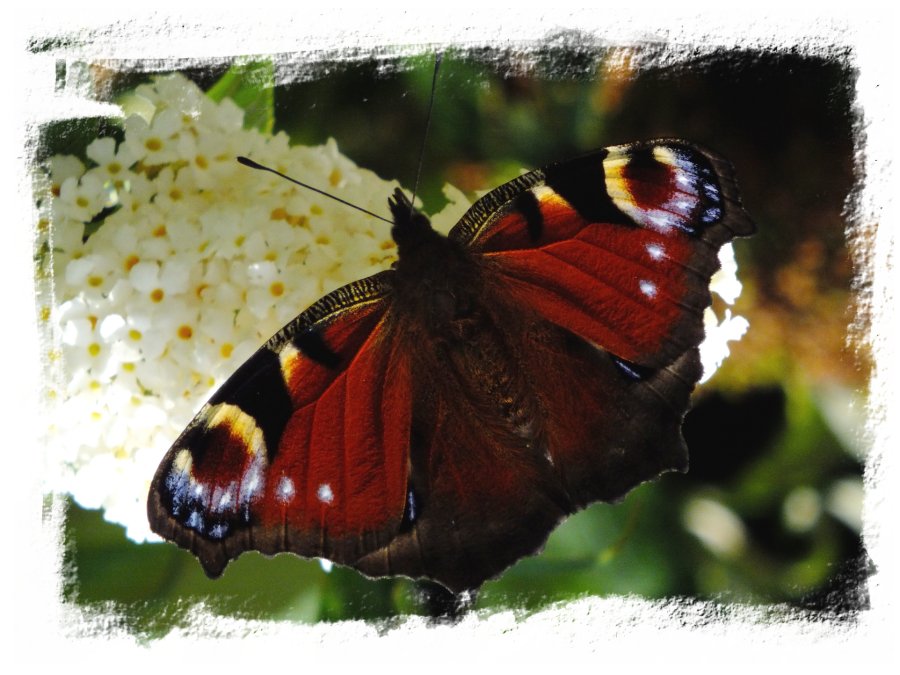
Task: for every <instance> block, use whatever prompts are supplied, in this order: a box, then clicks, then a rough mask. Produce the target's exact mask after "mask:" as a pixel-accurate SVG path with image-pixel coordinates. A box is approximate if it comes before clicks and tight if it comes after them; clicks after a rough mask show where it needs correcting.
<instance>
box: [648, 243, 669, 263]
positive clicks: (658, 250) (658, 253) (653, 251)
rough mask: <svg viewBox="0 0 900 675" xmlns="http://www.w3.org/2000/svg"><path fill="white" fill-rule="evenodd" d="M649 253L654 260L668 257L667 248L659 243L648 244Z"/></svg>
mask: <svg viewBox="0 0 900 675" xmlns="http://www.w3.org/2000/svg"><path fill="white" fill-rule="evenodd" d="M647 253H649V254H650V257H651V258H653V260H662V259H663V258H665V257H666V250H665V249H664V248H663V247H662V246H660V245H659V244H647Z"/></svg>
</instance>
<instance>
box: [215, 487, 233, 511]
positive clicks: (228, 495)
mask: <svg viewBox="0 0 900 675" xmlns="http://www.w3.org/2000/svg"><path fill="white" fill-rule="evenodd" d="M232 499H234V494H233V493H232V491H231V488H228V489H227V490H226V491H225V494H223V495H222V497H221V499H219V511H222V510H223V509H225V508H226V507H228V506H231V500H232Z"/></svg>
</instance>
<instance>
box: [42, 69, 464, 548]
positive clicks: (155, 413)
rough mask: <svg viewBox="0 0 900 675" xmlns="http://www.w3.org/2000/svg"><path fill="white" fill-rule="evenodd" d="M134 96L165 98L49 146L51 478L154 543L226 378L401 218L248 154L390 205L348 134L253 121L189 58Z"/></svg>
mask: <svg viewBox="0 0 900 675" xmlns="http://www.w3.org/2000/svg"><path fill="white" fill-rule="evenodd" d="M136 94H137V96H139V97H141V98H142V99H144V100H145V101H146V104H147V105H146V106H145V107H149V108H151V109H153V110H154V111H155V112H154V113H153V114H152V116H151V117H150V118H149V119H145V118H143V117H140V116H138V115H133V116H131V117H129V118H128V119H127V120H126V121H125V124H124V132H125V135H124V140H123V141H122V142H120V143H117V142H116V141H115V140H114V139H112V138H99V139H97V140H95V141H94V142H92V143H91V144H90V145H89V146H88V147H87V151H86V155H87V159H88V160H89V166H86V165H85V163H83V162H82V161H80V160H78V159H77V158H74V157H67V156H57V157H53V158H52V159H51V160H50V161H49V163H48V166H47V172H46V176H45V178H46V182H47V183H49V185H48V186H47V189H48V191H49V193H50V198H49V199H45V200H43V201H42V202H41V213H40V215H39V217H40V224H39V227H38V232H39V235H40V236H41V237H42V240H41V241H39V242H38V248H39V251H43V252H44V253H46V255H43V256H41V257H40V266H41V267H40V269H39V274H40V275H42V277H44V278H45V280H46V285H47V287H48V288H49V291H48V294H49V298H48V299H47V300H46V303H45V304H44V305H42V307H41V318H42V320H43V323H44V325H45V326H46V328H47V333H48V339H47V357H48V358H47V362H48V363H49V364H50V369H49V372H50V375H51V377H50V385H49V387H48V390H47V404H48V408H49V410H48V419H50V420H52V423H51V424H50V428H49V430H48V448H49V457H48V460H49V461H48V469H49V472H48V485H47V489H48V490H53V491H59V492H68V493H71V494H72V495H73V496H74V498H75V499H76V500H77V501H78V502H79V503H80V504H82V505H83V506H85V507H88V508H99V507H102V508H103V509H104V512H105V516H106V518H107V519H109V520H111V521H113V522H118V523H121V524H123V525H125V526H126V528H127V533H128V536H129V537H131V538H132V539H135V540H137V541H142V540H144V539H146V538H151V537H153V536H154V535H152V534H151V533H150V532H149V529H148V527H147V523H146V515H145V514H146V511H145V499H146V495H147V490H148V488H149V482H150V479H151V478H152V476H153V473H154V471H155V468H156V465H157V463H158V462H159V460H160V458H161V457H162V455H163V454H164V452H165V450H166V449H167V448H168V446H169V445H170V444H171V443H172V442H173V441H174V439H175V438H176V437H177V435H178V433H179V432H180V430H181V429H182V428H183V427H184V426H185V425H186V424H187V422H188V421H189V420H190V418H191V417H192V416H193V414H194V413H195V412H196V410H197V409H198V408H199V407H200V405H202V403H203V402H204V401H205V400H206V398H207V397H208V396H209V395H210V394H211V393H212V391H213V390H214V389H215V388H216V387H217V386H218V385H220V384H221V383H222V382H223V381H224V379H225V378H226V377H227V376H228V375H229V374H230V373H231V372H233V371H234V370H235V369H236V367H237V366H238V365H239V364H240V363H241V362H242V361H243V360H244V359H246V358H248V357H249V356H250V355H251V354H252V353H253V351H254V350H255V349H256V348H258V347H259V346H260V345H261V344H262V343H263V342H264V341H265V340H266V339H268V338H269V337H270V336H271V335H272V334H273V333H275V331H277V330H278V329H279V328H280V327H281V326H282V325H283V324H285V323H286V322H287V321H289V320H290V319H291V318H293V317H294V316H295V315H296V314H298V313H299V312H300V311H302V310H303V309H305V308H306V307H307V306H309V305H310V304H312V303H313V302H314V301H315V300H316V299H318V298H319V297H321V296H322V295H323V294H325V293H327V292H329V291H331V290H333V289H335V288H337V287H338V286H341V285H343V284H346V283H349V282H350V281H353V280H355V279H357V278H360V277H362V276H366V275H369V274H372V273H374V272H376V271H380V270H382V269H385V268H387V267H389V266H390V263H391V262H392V261H393V260H394V258H395V252H396V248H395V246H394V243H393V241H392V240H391V237H390V226H389V225H388V224H387V223H384V222H382V221H380V220H377V219H375V218H371V217H369V216H366V215H363V214H359V213H357V212H355V211H353V210H351V209H348V208H347V207H346V206H343V205H341V204H337V203H335V202H333V201H332V200H329V199H327V198H325V197H321V196H320V195H317V194H315V193H313V192H310V191H308V190H303V189H302V188H298V187H295V186H293V185H292V184H290V183H288V182H286V181H284V180H283V179H281V178H278V177H276V176H272V175H270V174H266V173H262V172H257V171H253V170H251V169H248V168H246V167H244V166H241V165H240V164H238V163H237V162H236V161H235V158H236V157H237V156H238V155H248V156H252V157H254V158H255V159H257V160H258V161H260V162H263V163H265V164H268V165H271V166H273V167H277V168H279V169H281V170H283V171H285V172H286V173H289V174H291V175H293V176H295V177H297V178H299V179H301V180H304V181H306V182H308V183H310V184H313V185H320V186H322V187H323V188H324V189H327V190H328V191H330V192H332V193H334V194H336V195H338V196H340V197H341V198H343V199H346V200H347V201H350V202H352V203H355V204H358V205H359V206H362V207H363V208H366V209H369V210H371V211H373V212H376V213H384V214H385V215H387V196H388V195H389V194H390V193H391V191H392V189H393V187H394V184H393V183H390V182H387V181H384V180H382V179H380V178H378V177H377V176H376V175H375V174H374V173H372V172H370V171H367V170H364V169H360V168H358V167H357V166H356V165H355V164H353V162H352V161H350V160H349V159H348V158H346V157H345V156H343V155H341V154H340V152H339V151H338V148H337V145H336V144H335V143H334V141H329V142H328V143H326V144H325V145H323V146H320V147H290V145H289V143H288V139H287V137H286V136H285V135H284V134H278V135H274V136H273V135H266V134H262V133H259V132H256V131H253V130H245V129H243V113H242V111H241V110H240V108H238V107H237V106H236V105H235V104H234V103H233V102H232V101H230V100H228V99H226V100H223V101H222V102H221V103H219V104H217V103H215V102H213V101H212V100H210V99H209V98H207V97H206V96H205V95H204V94H203V92H201V91H200V90H199V89H198V88H197V87H196V86H195V85H194V84H192V83H191V82H190V81H189V80H187V79H186V78H184V77H183V76H181V75H177V74H176V75H169V76H166V77H160V78H158V79H157V80H155V81H154V82H153V83H152V84H150V85H146V86H142V87H139V88H138V90H137V92H136ZM448 197H449V198H450V200H451V201H450V204H449V205H448V207H447V208H446V209H445V211H444V212H443V213H442V214H439V216H437V217H436V218H435V223H436V224H437V225H441V224H443V229H444V230H445V231H446V230H447V229H449V227H450V225H452V223H453V222H455V220H456V219H457V218H458V217H459V216H460V215H462V213H463V212H464V211H465V209H466V208H467V206H468V203H467V202H466V201H465V198H464V197H462V195H461V194H460V193H459V192H455V191H451V192H448ZM98 217H100V218H102V221H103V222H102V225H101V226H100V227H99V229H96V231H95V232H93V233H92V234H90V236H89V237H87V239H86V240H85V238H84V236H85V233H87V232H89V231H90V228H91V223H92V221H94V220H95V219H97V218H98ZM48 225H49V226H48Z"/></svg>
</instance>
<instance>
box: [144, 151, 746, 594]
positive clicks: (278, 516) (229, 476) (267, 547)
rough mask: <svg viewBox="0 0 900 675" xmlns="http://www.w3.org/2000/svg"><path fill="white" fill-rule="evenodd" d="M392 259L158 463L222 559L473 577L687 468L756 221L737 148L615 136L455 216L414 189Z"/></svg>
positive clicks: (154, 519) (156, 513)
mask: <svg viewBox="0 0 900 675" xmlns="http://www.w3.org/2000/svg"><path fill="white" fill-rule="evenodd" d="M388 202H389V206H390V210H391V213H392V216H393V227H392V230H391V234H392V236H393V239H394V241H395V242H396V244H397V251H398V259H397V262H396V263H394V265H393V267H392V268H391V269H389V270H386V271H383V272H380V273H378V274H375V275H374V276H370V277H368V278H365V279H361V280H359V281H356V282H353V283H351V284H349V285H346V286H344V287H342V288H339V289H338V290H335V291H333V292H332V293H329V294H328V295H326V296H325V297H323V298H321V299H320V300H319V301H317V302H316V303H314V304H313V305H312V306H311V307H309V308H308V309H307V310H306V311H304V312H302V313H301V314H300V315H299V316H298V317H297V318H295V319H294V320H293V321H291V322H290V323H289V324H287V325H286V326H285V327H284V328H282V329H281V330H280V331H279V332H278V333H277V334H276V335H274V336H273V337H272V338H271V339H270V340H269V341H268V342H266V343H265V344H264V345H263V346H262V347H261V348H260V349H259V351H257V352H256V353H255V354H254V355H253V356H252V357H251V358H250V359H249V360H248V361H247V362H246V363H244V364H243V365H242V366H241V367H240V368H239V369H238V370H237V371H236V372H235V373H234V374H233V375H232V376H231V377H230V378H229V379H228V380H227V381H226V382H225V384H224V385H223V386H222V387H221V388H220V389H219V390H218V391H217V392H216V393H215V394H214V395H213V396H212V398H211V399H210V400H209V402H208V403H206V405H204V406H203V408H202V409H201V410H200V411H199V413H198V414H197V416H196V417H195V418H194V420H193V421H192V422H191V423H190V424H189V425H188V427H187V428H186V429H185V431H184V432H183V433H182V434H181V435H180V436H179V437H178V439H177V440H176V441H175V443H174V444H173V446H172V448H171V449H170V450H169V451H168V453H167V454H166V455H165V457H164V459H163V460H162V463H161V464H160V466H159V469H158V470H157V472H156V475H155V477H154V479H153V482H152V486H151V488H150V493H149V498H148V507H147V511H148V516H149V521H150V525H151V527H152V528H153V530H154V531H156V532H157V533H158V534H160V535H162V536H163V537H164V538H166V539H169V540H171V541H173V542H175V543H176V544H178V545H179V546H181V547H183V548H185V549H188V550H189V551H191V552H192V553H193V554H194V555H195V556H197V558H198V559H199V560H200V563H201V564H202V566H203V568H204V570H205V571H206V573H207V574H208V575H209V576H211V577H217V576H219V575H221V574H222V572H223V571H224V569H225V567H226V566H227V565H228V563H229V562H230V561H231V560H233V559H234V558H236V557H238V556H239V555H240V554H241V553H242V552H244V551H250V550H255V551H260V552H262V553H264V554H268V555H273V554H276V553H279V552H285V551H289V552H292V553H295V554H298V555H300V556H305V557H318V558H326V559H329V560H331V561H333V562H335V563H338V564H341V565H346V566H349V567H353V568H355V569H357V570H358V571H360V572H362V573H363V574H365V575H368V576H371V577H381V576H393V575H403V576H407V577H412V578H422V579H429V580H432V581H434V582H437V583H439V584H441V585H442V586H444V587H446V588H447V589H449V590H451V591H453V592H462V591H466V590H470V589H476V588H478V587H479V586H480V585H481V584H482V583H483V582H484V581H486V580H488V579H490V578H493V577H496V576H498V575H500V574H501V573H502V572H503V571H504V570H505V569H506V568H508V567H509V566H510V565H512V564H513V563H515V562H516V561H517V560H519V559H520V558H521V557H523V556H526V555H529V554H533V553H535V552H536V551H538V550H539V549H540V548H541V547H542V546H543V545H544V543H545V541H546V539H547V537H548V536H549V534H550V532H551V531H552V530H553V529H554V528H555V527H556V526H557V525H558V524H559V523H560V522H561V521H562V520H564V519H565V518H566V517H567V516H568V515H570V514H572V513H573V512H575V511H577V510H579V509H582V508H584V507H586V506H588V505H589V504H591V503H592V502H595V501H605V502H615V501H617V500H620V499H622V498H623V497H624V495H625V494H626V493H627V492H628V491H629V490H631V489H632V488H633V487H635V486H637V485H638V484H640V483H642V482H644V481H647V480H650V479H652V478H654V477H656V476H658V475H659V474H660V473H662V472H665V471H685V470H686V469H687V464H688V457H687V448H686V446H685V444H684V440H683V439H682V436H681V423H682V419H683V417H684V415H685V412H686V411H687V409H688V406H689V400H690V395H691V392H692V390H693V388H694V386H695V384H696V383H697V381H698V380H699V378H700V376H701V372H702V369H701V365H700V360H699V353H698V345H699V343H700V342H701V341H702V339H703V337H704V331H703V318H702V317H703V312H704V309H705V308H706V307H707V306H708V305H709V304H710V301H711V300H710V292H709V283H710V277H711V276H712V274H713V273H714V272H715V271H716V270H717V268H718V267H719V262H718V251H719V249H720V247H721V246H722V245H723V244H725V243H726V242H729V241H731V240H732V239H734V238H735V237H739V236H748V235H750V234H752V233H753V232H754V229H755V228H754V225H753V223H752V222H751V220H750V218H749V216H748V215H747V213H746V212H745V211H744V209H743V207H742V206H741V203H740V199H739V196H738V190H737V186H736V183H735V180H734V176H733V169H732V168H731V166H730V164H729V163H728V162H727V161H725V160H724V159H722V158H720V157H718V156H717V155H715V154H714V153H712V152H710V151H708V150H705V149H702V148H700V147H698V146H696V145H693V144H690V143H687V142H685V141H681V140H668V139H663V140H653V141H648V142H639V143H634V144H629V145H618V146H612V147H608V148H604V149H601V150H598V151H595V152H591V153H588V154H585V155H583V156H580V157H578V158H576V159H573V160H570V161H566V162H561V163H557V164H552V165H549V166H547V167H545V168H543V169H540V170H535V171H531V172H530V173H525V174H523V175H521V176H519V177H518V178H515V179H514V180H512V181H510V182H508V183H505V184H504V185H501V186H500V187H497V188H496V189H494V190H492V191H491V192H489V193H487V194H486V195H484V196H483V197H481V198H480V199H479V200H478V201H477V202H475V203H474V204H473V205H472V207H471V208H470V209H469V210H468V211H467V212H466V213H465V215H464V216H463V217H462V219H461V220H460V221H459V222H458V223H457V224H456V226H455V227H454V228H453V229H452V231H451V232H450V233H449V236H446V237H445V236H444V235H442V234H440V233H438V232H436V231H435V230H433V229H432V227H431V224H430V222H429V220H428V218H427V217H426V216H425V215H423V214H422V213H420V212H419V211H417V210H416V209H414V208H413V206H412V204H411V203H410V201H409V199H408V198H407V197H406V196H405V195H404V193H403V192H402V191H401V190H399V189H397V190H396V191H395V192H394V194H393V195H392V197H391V198H390V199H389V200H388Z"/></svg>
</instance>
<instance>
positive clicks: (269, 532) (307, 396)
mask: <svg viewBox="0 0 900 675" xmlns="http://www.w3.org/2000/svg"><path fill="white" fill-rule="evenodd" d="M360 284H361V286H360V288H361V290H359V289H357V291H353V290H352V289H351V291H346V290H345V289H341V290H340V291H336V292H335V294H332V295H331V296H326V298H324V299H323V300H321V301H319V303H317V304H316V305H314V306H313V307H312V308H310V309H309V310H307V312H304V314H302V315H301V316H300V317H298V319H297V320H295V322H294V323H292V324H290V325H289V326H288V327H286V328H285V329H283V330H282V331H281V332H280V333H279V334H278V335H276V336H275V337H274V338H272V340H270V341H269V343H267V344H266V345H265V346H263V347H262V348H261V349H260V350H259V351H258V352H257V353H256V354H255V355H254V356H253V357H252V358H251V359H250V360H249V361H247V363H245V364H244V365H243V366H242V367H241V368H240V369H239V370H238V371H237V372H236V373H235V374H234V375H233V376H232V377H231V378H230V379H229V380H228V382H226V383H225V385H223V387H222V388H221V389H220V390H219V391H218V392H217V393H216V394H215V395H214V396H213V398H212V399H211V400H210V401H209V403H207V404H206V405H205V406H204V407H203V409H202V410H201V411H200V413H199V414H198V415H197V417H196V418H195V419H194V421H193V422H192V423H191V424H190V426H188V428H187V429H186V430H185V431H184V433H183V434H182V435H181V436H180V437H179V439H178V440H177V441H176V442H175V444H174V445H173V446H172V448H171V449H170V450H169V453H168V455H167V456H166V458H165V459H164V460H163V462H162V464H161V465H160V468H159V470H158V471H157V475H156V477H155V478H154V481H153V485H152V487H151V491H150V498H149V502H148V514H149V517H150V522H151V526H152V527H153V529H154V530H155V531H157V532H158V533H160V534H162V535H163V536H165V537H167V538H169V539H172V540H174V541H175V542H176V543H178V544H180V545H182V546H184V547H185V548H188V549H190V550H191V551H192V552H194V553H195V555H197V556H198V558H200V560H201V562H202V563H203V565H204V568H205V569H206V571H207V573H209V574H210V575H211V576H218V575H219V574H221V572H222V571H223V569H224V568H225V566H226V565H227V563H228V561H229V560H231V559H233V558H235V557H237V556H238V555H239V554H240V553H241V552H242V551H244V550H259V551H262V552H264V553H270V554H271V553H277V552H279V551H293V552H295V553H298V554H300V555H305V556H322V557H330V558H332V559H335V560H337V561H342V560H348V561H350V560H353V559H355V558H357V557H358V556H360V555H362V554H363V553H364V552H366V551H368V550H371V549H372V548H374V547H377V546H381V545H383V544H384V543H385V542H386V541H388V540H390V538H391V537H393V536H394V533H395V531H396V529H397V528H398V527H399V524H400V522H401V520H402V518H403V511H404V505H405V501H406V477H407V463H408V446H409V429H410V416H411V408H410V399H409V386H410V377H409V372H408V368H407V366H406V361H405V359H404V358H403V357H402V355H401V354H400V353H399V352H398V349H397V345H396V344H395V343H394V342H392V341H391V340H390V339H388V338H387V337H386V333H387V332H388V328H387V326H386V322H387V318H386V317H387V313H388V311H389V305H388V303H387V302H386V301H385V300H383V299H380V298H378V297H365V294H366V292H369V294H370V295H377V293H376V292H375V291H378V290H379V289H378V288H376V289H375V291H372V288H367V287H366V285H365V284H362V282H360ZM351 286H352V285H351ZM345 288H350V287H345ZM357 296H360V297H357Z"/></svg>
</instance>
